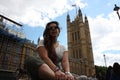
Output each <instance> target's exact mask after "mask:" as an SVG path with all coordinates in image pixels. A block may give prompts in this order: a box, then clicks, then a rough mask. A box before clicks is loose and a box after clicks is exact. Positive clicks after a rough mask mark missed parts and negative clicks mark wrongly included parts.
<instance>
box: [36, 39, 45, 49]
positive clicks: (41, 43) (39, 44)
mask: <svg viewBox="0 0 120 80" xmlns="http://www.w3.org/2000/svg"><path fill="white" fill-rule="evenodd" d="M40 46H44V40H40V41H39V42H38V45H37V48H38V47H40Z"/></svg>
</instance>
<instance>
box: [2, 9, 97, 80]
mask: <svg viewBox="0 0 120 80" xmlns="http://www.w3.org/2000/svg"><path fill="white" fill-rule="evenodd" d="M66 21H67V39H68V54H69V62H70V70H71V72H72V73H74V74H76V75H86V76H92V75H94V74H95V66H94V59H93V52H92V43H91V38H90V30H89V23H88V19H87V16H85V18H84V21H83V18H82V12H81V10H80V9H79V10H78V14H77V15H76V18H75V19H74V21H72V22H71V20H70V15H69V14H67V16H66ZM10 26H11V27H12V28H11V29H10V28H9V27H10ZM13 27H20V28H21V27H22V25H21V24H19V23H17V22H15V21H13V20H11V19H9V18H7V17H5V16H3V15H0V80H9V79H10V78H11V77H12V76H13V77H16V70H18V69H24V60H25V59H26V57H27V56H28V55H33V54H36V46H37V45H36V44H35V43H33V42H32V41H30V40H28V39H26V38H25V37H24V34H23V33H22V32H20V31H16V30H15V29H14V28H13ZM15 80H16V79H15Z"/></svg>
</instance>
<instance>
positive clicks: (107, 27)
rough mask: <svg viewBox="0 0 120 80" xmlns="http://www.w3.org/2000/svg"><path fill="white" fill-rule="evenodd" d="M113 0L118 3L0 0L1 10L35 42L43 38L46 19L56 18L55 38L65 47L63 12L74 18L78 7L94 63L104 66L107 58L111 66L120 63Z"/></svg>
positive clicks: (107, 0) (106, 0)
mask: <svg viewBox="0 0 120 80" xmlns="http://www.w3.org/2000/svg"><path fill="white" fill-rule="evenodd" d="M73 4H76V6H75V7H73V6H72V5H73ZM114 4H117V6H119V7H120V1H118V0H0V14H1V15H4V16H6V17H8V18H10V19H12V20H14V21H16V22H18V23H20V24H22V25H23V26H22V27H21V28H20V30H21V31H22V32H23V33H24V34H25V35H26V38H27V39H29V40H31V41H33V42H34V43H35V44H37V39H38V38H39V37H40V38H41V39H42V35H43V34H42V33H43V31H44V27H45V25H46V23H47V22H49V21H58V22H59V24H60V27H61V33H60V36H59V38H58V40H59V42H60V43H61V44H63V45H64V46H65V47H66V48H67V28H66V25H67V24H66V16H67V14H69V15H70V19H71V21H73V20H74V18H75V17H76V15H77V13H76V11H77V10H78V9H79V8H80V9H81V11H82V14H83V19H84V16H85V15H86V16H87V18H88V22H89V27H90V34H91V41H92V49H93V57H94V64H95V65H98V66H105V60H106V64H107V66H110V65H111V66H112V65H113V63H114V62H118V63H120V35H119V34H120V20H119V18H118V15H117V13H116V11H113V8H114ZM119 13H120V11H119ZM104 55H105V56H104Z"/></svg>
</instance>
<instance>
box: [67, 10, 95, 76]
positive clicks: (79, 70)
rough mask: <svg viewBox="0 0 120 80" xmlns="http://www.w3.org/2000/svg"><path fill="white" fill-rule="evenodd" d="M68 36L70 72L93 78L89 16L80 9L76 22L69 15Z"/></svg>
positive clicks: (93, 67) (93, 68)
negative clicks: (83, 14)
mask: <svg viewBox="0 0 120 80" xmlns="http://www.w3.org/2000/svg"><path fill="white" fill-rule="evenodd" d="M67 36H68V53H69V60H70V70H71V72H72V73H75V74H77V75H87V76H93V75H94V74H95V66H94V59H93V51H92V43H91V36H90V30H89V23H88V19H87V16H85V18H84V21H83V18H82V12H81V10H80V9H79V10H78V14H77V15H76V17H75V19H74V21H72V22H71V21H70V15H69V14H68V15H67Z"/></svg>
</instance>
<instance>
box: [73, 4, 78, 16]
mask: <svg viewBox="0 0 120 80" xmlns="http://www.w3.org/2000/svg"><path fill="white" fill-rule="evenodd" d="M72 6H73V7H75V9H76V15H77V5H76V4H73V5H72Z"/></svg>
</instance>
